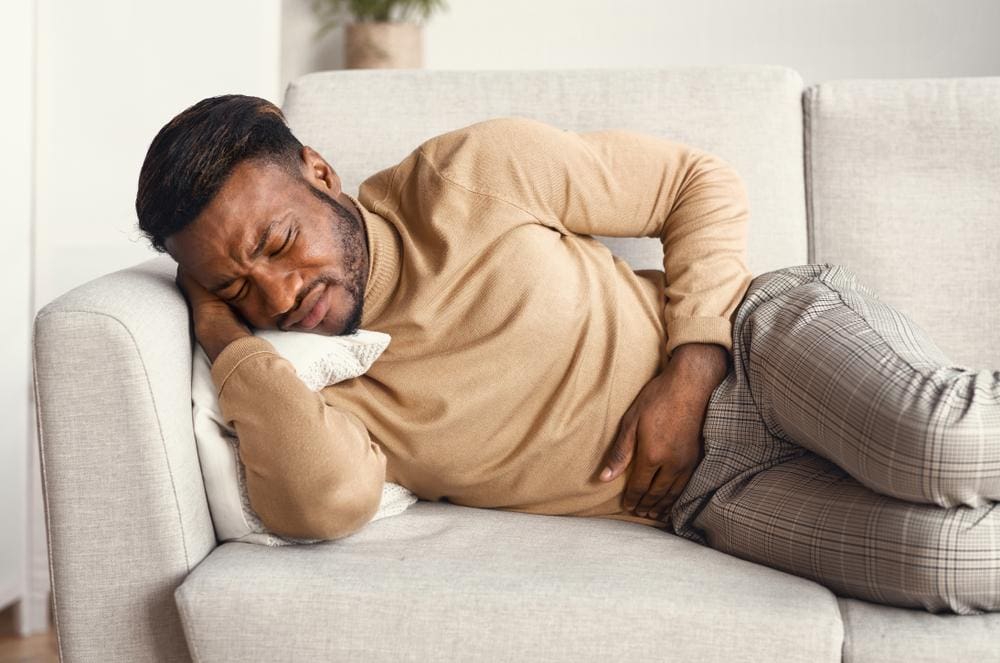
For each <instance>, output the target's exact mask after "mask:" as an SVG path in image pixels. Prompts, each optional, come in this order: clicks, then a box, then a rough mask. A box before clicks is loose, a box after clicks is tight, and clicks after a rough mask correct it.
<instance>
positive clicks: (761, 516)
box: [694, 453, 1000, 614]
mask: <svg viewBox="0 0 1000 663" xmlns="http://www.w3.org/2000/svg"><path fill="white" fill-rule="evenodd" d="M995 506H996V503H990V504H989V505H987V506H982V507H978V508H969V507H955V508H951V509H945V508H942V507H939V506H936V505H932V504H913V503H911V502H905V501H903V500H899V499H896V498H893V497H887V496H885V495H879V494H878V493H875V492H874V491H871V490H869V489H868V488H866V487H864V486H862V485H861V484H860V483H858V482H857V481H855V480H854V479H853V478H851V477H850V476H849V475H848V474H847V473H846V472H844V471H843V470H841V469H840V468H838V467H837V466H836V465H834V464H833V463H831V462H830V461H828V460H826V459H824V458H820V457H819V456H817V455H815V454H812V453H806V454H805V455H803V456H800V457H798V458H794V459H792V460H789V461H786V462H784V463H781V464H779V465H776V466H774V467H772V468H770V469H767V470H764V471H762V472H759V473H757V474H755V475H754V476H753V478H752V479H751V480H750V481H748V482H747V483H746V484H744V485H743V486H742V487H741V489H740V490H739V491H738V492H737V493H736V494H734V495H732V496H730V497H728V498H718V499H713V500H712V501H711V502H710V503H709V504H708V506H706V507H705V508H704V509H703V510H702V511H701V512H700V513H699V514H698V517H697V519H696V520H695V523H694V525H695V526H696V527H697V528H699V529H700V530H701V531H702V532H704V533H705V535H706V537H707V540H708V545H710V546H711V547H712V548H715V549H716V550H721V551H723V552H726V553H729V554H731V555H734V556H737V557H740V558H743V559H747V560H750V561H752V562H757V563H759V564H764V565H766V566H769V567H772V568H776V569H779V570H782V571H786V572H788V573H792V574H794V575H797V576H801V577H804V578H810V579H812V580H815V581H816V582H819V583H820V584H822V585H825V586H826V587H829V588H830V589H831V590H833V591H834V592H835V593H837V594H839V595H841V596H849V597H853V598H859V599H863V600H866V601H874V602H877V603H885V604H888V605H894V606H900V607H916V608H924V609H926V610H930V611H932V612H940V611H948V610H951V611H954V612H957V613H959V614H975V613H977V612H980V611H994V610H1000V510H998V509H995V508H994V507H995Z"/></svg>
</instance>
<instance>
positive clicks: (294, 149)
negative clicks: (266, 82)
mask: <svg viewBox="0 0 1000 663" xmlns="http://www.w3.org/2000/svg"><path fill="white" fill-rule="evenodd" d="M301 150H302V143H300V142H299V140H298V139H297V138H296V137H295V136H294V135H293V134H292V132H291V130H290V129H289V128H288V124H287V122H286V121H285V116H284V114H283V113H282V112H281V109H280V108H278V107H277V106H275V105H274V104H272V103H271V102H270V101H267V100H266V99H261V98H260V97H250V96H245V95H240V94H228V95H223V96H219V97H209V98H208V99H203V100H201V101H199V102H198V103H196V104H195V105H193V106H191V107H190V108H188V109H186V110H184V111H183V112H181V113H180V114H179V115H177V116H176V117H174V118H173V119H172V120H170V122H168V123H167V124H166V125H165V126H164V127H163V128H162V129H160V131H159V133H157V134H156V137H155V138H153V142H152V143H151V144H150V146H149V150H148V151H147V152H146V158H145V160H143V162H142V169H141V170H140V171H139V188H138V191H137V193H136V197H135V211H136V214H137V215H138V217H139V228H140V229H141V230H142V232H143V233H144V234H145V235H146V237H147V238H149V241H150V242H151V243H152V245H153V248H154V249H156V250H157V251H159V252H161V253H162V252H165V251H166V246H165V245H164V241H165V240H166V239H167V238H168V237H170V236H171V235H173V234H174V233H176V232H178V231H180V230H183V229H184V228H185V227H186V226H188V225H189V224H190V223H191V222H192V221H194V220H195V218H197V216H198V215H199V214H201V211H202V210H203V209H204V208H205V206H206V205H208V204H209V203H210V202H211V201H212V198H214V197H215V195H216V194H217V193H218V192H219V189H220V188H222V185H223V184H224V183H225V182H226V179H227V178H228V177H229V175H230V174H231V173H232V171H233V169H234V168H235V167H236V166H237V165H238V164H240V163H242V162H243V161H246V160H248V159H254V160H260V161H262V162H269V163H275V164H278V165H280V166H282V167H284V168H285V169H286V170H287V171H288V172H289V173H290V174H292V175H293V176H295V177H301V173H300V171H299V160H300V154H301Z"/></svg>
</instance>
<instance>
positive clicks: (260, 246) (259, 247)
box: [209, 219, 280, 293]
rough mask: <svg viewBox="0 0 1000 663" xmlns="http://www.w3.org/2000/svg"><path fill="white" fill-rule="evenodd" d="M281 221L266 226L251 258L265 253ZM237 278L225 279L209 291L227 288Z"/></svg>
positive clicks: (277, 220) (251, 253)
mask: <svg viewBox="0 0 1000 663" xmlns="http://www.w3.org/2000/svg"><path fill="white" fill-rule="evenodd" d="M279 223H280V220H279V219H275V220H274V221H272V222H271V223H269V224H267V227H266V228H264V232H263V234H261V236H260V239H259V240H257V246H255V247H254V249H253V251H251V252H250V259H251V260H256V259H257V258H259V257H260V254H262V253H264V247H265V246H267V240H269V239H270V238H271V231H272V230H274V227H275V226H277V225H278V224H279ZM237 279H239V277H234V278H231V279H228V280H226V281H223V282H222V283H220V284H219V285H217V286H215V287H214V288H212V289H211V290H210V291H209V292H212V293H216V292H219V291H220V290H225V289H226V288H228V287H229V286H231V285H232V284H234V283H236V281H237Z"/></svg>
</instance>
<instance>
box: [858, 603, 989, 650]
mask: <svg viewBox="0 0 1000 663" xmlns="http://www.w3.org/2000/svg"><path fill="white" fill-rule="evenodd" d="M840 611H841V614H842V615H843V618H844V663H899V661H906V662H907V663H939V662H941V661H969V662H970V663H971V662H972V661H975V662H976V663H997V662H998V661H1000V613H991V614H986V615H978V616H975V617H964V616H960V615H932V614H930V613H928V612H926V611H924V610H903V609H901V608H890V607H886V606H884V605H877V604H874V603H867V602H865V601H858V600H855V599H840Z"/></svg>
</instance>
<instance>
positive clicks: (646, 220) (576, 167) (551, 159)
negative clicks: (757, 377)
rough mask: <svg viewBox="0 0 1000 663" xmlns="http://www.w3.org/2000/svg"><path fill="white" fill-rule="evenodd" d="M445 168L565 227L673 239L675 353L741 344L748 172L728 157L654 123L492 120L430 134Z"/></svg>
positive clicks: (669, 251) (671, 340)
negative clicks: (736, 318)
mask: <svg viewBox="0 0 1000 663" xmlns="http://www.w3.org/2000/svg"><path fill="white" fill-rule="evenodd" d="M421 149H422V150H423V152H424V156H425V157H426V158H427V159H429V160H430V161H432V162H433V164H434V165H435V167H436V168H437V169H438V171H439V172H440V174H441V176H442V177H444V178H445V179H447V180H449V181H451V182H453V183H455V184H457V185H459V186H462V187H465V188H467V189H470V190H472V191H476V192H479V193H482V194H484V195H488V196H491V197H494V198H497V199H501V200H504V201H506V202H508V203H509V204H511V205H513V206H515V207H518V208H520V209H522V210H524V211H526V212H528V213H530V214H531V215H532V216H534V217H535V219H536V220H537V221H538V222H539V223H542V224H545V225H547V226H549V227H551V228H553V229H554V230H557V231H558V232H560V233H563V234H577V235H605V236H610V237H656V238H659V240H660V242H661V243H662V245H663V271H664V277H665V295H666V296H665V301H664V303H663V320H664V324H665V326H666V330H667V353H668V354H672V353H673V351H674V349H675V348H676V347H677V346H678V345H681V344H683V343H716V344H719V345H722V346H724V347H725V348H726V349H727V350H730V351H731V350H732V327H731V323H730V320H729V318H730V315H731V314H732V313H733V311H734V310H735V309H736V307H737V306H738V305H739V302H740V300H741V298H742V297H743V295H744V293H745V292H746V289H747V287H748V286H749V284H750V281H751V279H752V274H751V273H750V270H749V269H748V268H747V265H746V241H747V223H748V219H749V215H750V214H749V205H748V201H747V195H746V190H745V188H744V186H743V182H742V180H741V179H740V177H739V175H738V174H737V173H736V171H735V170H734V169H733V168H732V167H731V166H729V165H728V164H727V163H726V162H724V161H723V160H722V159H720V158H719V157H716V156H714V155H712V154H709V153H707V152H704V151H702V150H698V149H696V148H693V147H689V146H687V145H684V144H681V143H677V142H673V141H670V140H666V139H664V138H659V137H656V136H652V135H649V134H644V133H639V132H632V131H625V130H610V131H597V132H587V133H574V132H570V131H564V130H561V129H558V128H555V127H552V126H549V125H547V124H544V123H542V122H538V121H535V120H528V119H524V118H504V119H499V120H489V121H486V122H481V123H479V124H477V125H472V126H471V127H467V128H466V129H463V130H459V131H457V132H452V133H450V134H445V135H444V136H442V137H440V138H438V139H435V140H433V141H430V142H428V143H425V144H424V146H422V148H421Z"/></svg>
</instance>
